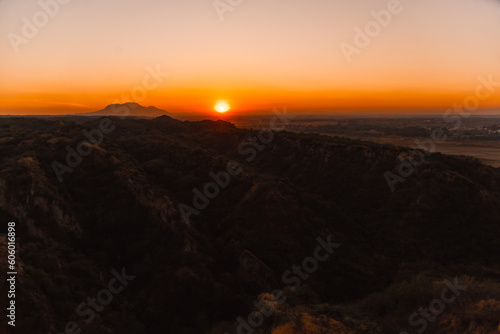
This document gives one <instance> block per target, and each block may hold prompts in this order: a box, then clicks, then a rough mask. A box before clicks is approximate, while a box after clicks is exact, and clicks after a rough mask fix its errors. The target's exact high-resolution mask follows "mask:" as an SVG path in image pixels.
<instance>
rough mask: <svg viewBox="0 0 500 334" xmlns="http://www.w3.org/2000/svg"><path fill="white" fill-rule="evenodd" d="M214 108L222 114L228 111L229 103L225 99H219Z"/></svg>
mask: <svg viewBox="0 0 500 334" xmlns="http://www.w3.org/2000/svg"><path fill="white" fill-rule="evenodd" d="M214 109H215V111H217V112H218V113H221V114H223V113H225V112H226V111H228V110H229V109H231V107H230V106H229V104H228V103H227V102H226V101H224V100H220V101H217V104H216V105H215V107H214Z"/></svg>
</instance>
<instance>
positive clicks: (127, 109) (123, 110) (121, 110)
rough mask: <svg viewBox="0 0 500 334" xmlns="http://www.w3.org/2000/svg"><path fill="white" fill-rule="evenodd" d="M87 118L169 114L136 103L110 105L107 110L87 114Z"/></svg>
mask: <svg viewBox="0 0 500 334" xmlns="http://www.w3.org/2000/svg"><path fill="white" fill-rule="evenodd" d="M85 115H86V116H135V117H153V118H155V117H160V116H164V115H168V112H166V111H165V110H162V109H158V108H156V107H154V106H149V107H144V106H141V105H140V104H139V103H136V102H126V103H121V104H110V105H108V106H107V107H106V108H104V109H102V110H99V111H94V112H90V113H86V114H85Z"/></svg>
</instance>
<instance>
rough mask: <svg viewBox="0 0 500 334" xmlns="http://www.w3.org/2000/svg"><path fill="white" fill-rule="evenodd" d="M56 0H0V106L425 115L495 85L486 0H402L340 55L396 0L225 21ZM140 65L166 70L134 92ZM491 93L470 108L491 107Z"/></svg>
mask: <svg viewBox="0 0 500 334" xmlns="http://www.w3.org/2000/svg"><path fill="white" fill-rule="evenodd" d="M56 1H57V0H42V3H47V4H51V3H52V5H47V6H48V7H47V8H49V9H48V11H49V12H50V13H49V14H52V15H47V14H44V13H43V12H41V13H40V11H41V10H42V8H41V7H40V6H41V5H40V3H39V1H38V0H25V1H15V0H0V36H2V38H1V39H0V114H65V113H75V112H86V111H95V110H99V109H102V108H104V107H105V106H106V105H108V104H110V103H113V102H114V103H116V102H129V101H133V102H138V103H140V104H142V105H146V106H149V105H155V106H157V107H159V108H162V109H165V110H167V111H170V112H174V113H177V112H186V113H197V112H201V113H203V112H207V111H209V112H211V111H212V108H213V105H214V104H215V102H216V101H217V100H219V99H225V100H227V101H228V102H229V103H230V104H231V107H232V112H233V113H245V112H250V113H251V112H254V113H255V112H256V111H264V110H268V111H270V110H272V109H273V108H275V107H281V106H287V107H288V109H289V110H291V111H294V112H295V113H301V112H302V113H314V114H318V113H329V112H332V113H356V112H363V113H368V112H383V113H416V112H422V113H428V112H429V111H435V112H436V113H438V112H442V111H443V110H446V109H448V108H450V107H451V106H453V105H454V104H457V103H462V102H463V101H464V99H465V98H467V97H468V96H471V95H473V94H474V92H475V89H476V87H477V86H478V85H479V81H478V77H480V76H482V77H485V78H487V77H488V76H492V77H493V78H494V79H495V80H496V81H497V82H500V67H499V62H500V43H499V42H500V29H499V28H500V23H499V22H500V21H499V20H498V17H500V1H497V0H461V1H460V2H459V1H456V0H440V1H435V0H434V1H432V0H419V1H409V0H401V3H400V5H399V7H398V8H400V11H401V12H400V13H393V14H391V19H390V22H389V23H388V24H386V26H382V25H380V24H379V27H380V31H379V32H378V33H375V34H374V36H373V37H372V38H371V41H370V43H369V45H368V46H366V47H363V48H358V49H359V52H358V53H355V54H352V57H350V61H348V60H347V58H349V57H346V56H345V54H344V53H343V52H342V49H341V45H346V44H350V45H353V46H356V44H355V42H354V38H355V31H354V29H355V28H356V27H359V28H361V29H364V28H365V25H366V24H367V23H368V22H370V21H372V20H374V17H373V16H372V14H371V12H372V11H376V12H380V11H381V10H387V8H388V4H389V3H390V2H391V1H397V0H385V1H383V0H382V1H380V0H360V1H356V2H354V1H348V0H339V1H331V0H273V1H268V0H252V1H242V2H241V4H240V5H237V6H235V7H234V8H232V9H233V10H232V11H227V12H224V13H223V14H222V17H223V18H224V20H221V19H220V16H219V14H220V13H218V12H217V10H216V9H215V7H214V0H192V1H191V0H190V1H186V0H168V1H165V0H148V1H139V0H107V1H102V0H65V1H62V0H59V1H62V2H68V3H67V4H58V5H57V6H58V7H59V8H55V7H54V6H53V4H54V3H56ZM215 1H220V2H219V3H228V1H227V0H215ZM44 15H45V17H44ZM45 19H46V20H45ZM34 20H35V23H37V22H38V24H39V25H40V27H38V28H36V29H38V31H37V32H36V33H33V31H28V32H30V33H31V34H32V35H33V36H27V35H26V34H23V27H24V26H25V25H26V22H30V23H28V24H31V23H33V21H34ZM36 20H38V21H36ZM44 20H45V21H44ZM35 27H36V25H35ZM24 30H25V31H24V32H25V33H26V27H24ZM14 36H15V37H14ZM20 40H22V41H23V42H22V43H21V42H19V41H20ZM13 41H17V42H19V43H17V44H16V43H14V42H13ZM342 43H345V44H342ZM148 67H149V68H153V69H154V68H160V71H161V72H168V73H169V75H168V76H166V77H164V78H162V80H161V82H154V81H152V78H149V79H147V81H146V83H147V84H146V86H149V89H146V90H145V95H144V96H139V95H138V94H133V93H134V92H136V93H137V92H144V80H145V77H146V76H148V73H149V72H148V70H147V68H148ZM153 86H154V87H153ZM141 87H142V88H141ZM496 88H497V90H496V91H495V92H493V93H492V94H491V96H490V97H489V98H488V99H486V100H483V101H481V105H480V109H500V87H496ZM481 111H482V110H479V111H478V113H481Z"/></svg>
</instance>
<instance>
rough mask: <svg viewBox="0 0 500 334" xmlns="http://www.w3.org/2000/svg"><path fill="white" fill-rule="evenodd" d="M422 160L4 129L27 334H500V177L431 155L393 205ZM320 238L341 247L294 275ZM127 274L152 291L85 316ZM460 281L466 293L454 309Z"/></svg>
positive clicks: (227, 139) (44, 126) (90, 122)
mask: <svg viewBox="0 0 500 334" xmlns="http://www.w3.org/2000/svg"><path fill="white" fill-rule="evenodd" d="M97 130H99V131H97ZM411 151H412V150H411V149H405V148H400V147H395V146H392V145H389V144H385V145H382V144H375V143H370V142H365V141H360V140H350V139H345V138H339V137H327V136H321V135H317V134H297V133H293V132H287V131H275V132H269V131H268V132H266V133H263V132H259V131H257V130H251V129H239V128H236V127H235V126H234V125H232V124H231V123H228V122H223V121H217V122H212V121H202V122H181V121H178V120H175V119H173V118H170V117H168V116H162V117H158V118H155V119H130V118H124V119H120V118H118V117H112V118H99V117H88V118H82V119H80V120H78V121H75V117H72V118H57V119H30V118H18V119H17V118H9V119H2V121H1V122H0V218H1V219H0V221H2V224H6V223H7V222H9V221H15V222H16V223H17V231H16V232H17V247H18V250H19V253H18V264H19V269H20V270H19V271H20V276H19V283H18V284H19V287H18V289H19V291H18V297H17V302H18V304H19V305H18V307H19V309H18V324H17V326H18V327H17V330H18V333H26V334H31V333H33V334H38V333H49V332H51V333H60V332H64V328H65V325H66V324H67V323H68V322H74V323H75V324H77V325H78V326H79V327H80V328H82V329H83V332H84V333H120V334H124V333H125V334H126V333H134V334H140V333H159V332H162V333H186V334H187V333H207V334H208V333H211V334H215V333H217V334H219V333H220V334H224V333H238V330H239V331H240V332H242V333H247V332H248V333H275V334H277V333H401V332H403V333H405V332H406V333H417V332H421V331H420V330H422V331H423V330H425V331H426V333H457V334H458V333H471V334H480V333H484V334H486V333H496V332H498V326H499V323H500V283H499V282H500V281H499V280H500V242H499V240H500V169H498V168H493V167H490V166H486V165H483V164H481V163H480V162H479V161H478V160H476V159H473V158H467V157H451V156H446V155H442V154H428V155H427V154H426V159H425V161H424V162H423V164H422V165H421V166H419V167H418V168H416V170H415V172H414V173H413V174H412V175H411V176H410V177H408V178H407V179H406V180H405V182H404V183H401V184H398V187H397V189H396V191H395V192H391V190H390V188H389V187H388V185H387V182H386V178H385V177H384V173H386V172H387V171H392V172H394V173H397V169H398V165H399V163H400V162H399V159H398V157H399V156H400V155H401V154H403V156H404V155H405V154H407V153H408V154H409V152H411ZM230 162H231V163H230ZM230 172H233V173H232V174H230ZM221 173H222V174H221ZM226 174H227V175H229V179H227V178H225V175H226ZM216 179H217V180H218V182H219V183H217V181H216ZM228 180H229V181H228ZM210 184H212V186H210ZM213 184H217V187H216V188H217V189H218V190H217V191H215V190H214V189H215V188H214V186H213ZM210 187H212V188H210ZM200 193H201V194H202V195H203V196H201V197H200V196H199V195H197V194H200ZM197 196H198V199H196V198H197ZM186 208H190V209H186ZM186 210H187V211H186ZM0 233H4V232H2V231H0ZM318 238H321V240H328V238H331V240H332V241H333V242H334V243H335V244H337V245H339V247H338V248H336V249H335V251H334V252H332V253H331V254H330V255H329V256H328V258H327V259H325V260H324V261H318V262H319V263H317V268H314V270H312V269H311V270H310V272H309V271H307V274H306V272H305V271H303V272H301V273H300V274H298V273H297V274H296V276H295V278H296V280H291V279H289V278H290V277H292V276H290V275H288V274H287V273H289V272H290V270H291V268H293V266H294V265H299V266H301V264H303V263H305V262H303V261H304V259H307V258H309V257H312V256H313V254H315V253H316V252H315V249H317V247H318V242H319V241H318ZM2 239H5V238H3V237H2V238H0V241H1V242H2V243H3V242H4V241H3V240H2ZM325 249H326V248H325ZM1 254H2V259H1V262H0V264H2V268H0V269H1V275H2V279H1V283H0V285H1V286H2V291H4V288H5V287H6V283H5V279H4V276H3V275H4V273H5V272H6V270H4V269H5V268H3V267H4V266H5V262H4V258H5V256H4V255H5V254H4V253H3V250H2V253H1ZM122 268H125V270H126V272H127V273H128V274H129V275H132V276H134V279H133V280H132V281H131V282H130V283H129V284H128V285H127V286H126V287H125V288H124V289H123V290H122V291H121V292H120V293H117V294H116V295H114V297H113V300H112V302H110V303H109V304H107V305H105V306H104V307H102V309H101V308H98V309H99V311H97V310H96V312H95V316H94V317H92V319H91V320H90V317H87V316H82V315H81V314H79V313H78V312H77V311H76V310H77V308H78V306H79V305H81V303H83V302H85V301H86V300H87V298H89V297H95V296H96V295H98V293H99V292H100V291H101V290H102V289H105V288H106V287H108V283H109V282H110V279H112V278H113V275H114V274H113V273H112V271H113V270H115V271H117V272H121V270H122ZM306 269H307V267H306ZM287 275H288V276H287ZM306 276H307V277H306ZM286 277H287V278H286ZM297 280H298V281H299V283H300V284H295V285H294V284H291V283H292V282H296V281H297ZM450 282H452V283H453V282H454V283H456V284H457V285H459V286H466V288H465V289H463V290H460V291H458V290H457V291H456V296H455V297H456V298H455V299H454V301H453V302H450V303H446V305H445V304H443V305H445V308H444V309H443V310H439V312H437V311H436V307H435V306H434V307H433V306H429V305H430V304H432V302H433V301H434V300H437V299H440V298H442V296H443V294H442V291H443V289H445V288H447V287H448V289H449V290H447V291H452V292H453V291H454V290H452V289H450V288H449V284H452V283H450ZM447 284H448V285H447ZM273 292H274V293H273ZM444 295H445V296H448V297H447V300H448V299H449V298H450V297H449V296H450V295H449V294H448V295H446V294H444ZM0 304H2V305H1V309H2V310H5V307H4V306H5V305H6V304H5V301H4V299H1V302H0ZM263 305H264V306H263ZM436 305H437V304H436ZM439 305H440V304H439ZM421 308H427V309H429V308H430V309H431V310H434V312H433V313H431V314H428V316H427V317H425V316H424V315H422V313H420V311H419V309H421ZM269 310H272V311H271V312H270V311H269ZM3 312H5V311H1V312H0V316H1V320H0V321H1V322H2V327H5V323H6V317H5V315H4V314H3ZM255 312H257V313H255ZM429 312H431V311H429ZM80 313H81V312H80ZM261 319H262V320H261ZM252 324H254V325H252ZM424 327H425V329H424ZM245 328H246V329H245Z"/></svg>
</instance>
